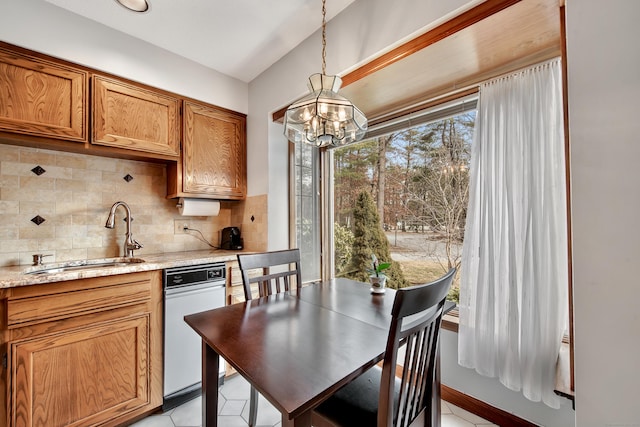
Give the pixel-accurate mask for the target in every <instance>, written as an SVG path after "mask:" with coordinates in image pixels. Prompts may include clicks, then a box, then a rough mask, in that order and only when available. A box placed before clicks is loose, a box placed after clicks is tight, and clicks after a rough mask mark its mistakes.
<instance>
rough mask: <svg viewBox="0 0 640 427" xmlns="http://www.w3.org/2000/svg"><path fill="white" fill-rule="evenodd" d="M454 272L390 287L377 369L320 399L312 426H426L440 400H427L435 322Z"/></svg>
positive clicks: (432, 372) (433, 360)
mask: <svg viewBox="0 0 640 427" xmlns="http://www.w3.org/2000/svg"><path fill="white" fill-rule="evenodd" d="M455 272H456V270H455V268H452V269H451V270H449V272H447V274H445V275H444V276H442V277H441V278H439V279H438V280H435V281H433V282H431V283H427V284H424V285H417V286H411V287H408V288H402V289H399V290H398V291H397V292H396V296H395V299H394V301H393V308H392V311H391V317H392V318H391V326H390V329H389V337H388V339H387V347H386V350H385V355H384V360H383V363H382V368H380V367H379V366H374V367H373V368H371V369H369V370H368V371H367V372H365V373H364V374H362V375H360V376H359V377H357V378H356V379H355V380H353V381H352V382H350V383H349V384H347V385H346V386H344V387H342V388H341V389H339V390H338V391H337V392H335V393H334V394H333V395H332V396H331V397H330V398H329V399H327V400H326V401H324V402H323V403H321V404H320V405H319V406H318V407H317V408H316V409H315V410H314V411H313V413H312V416H311V423H312V425H313V426H314V427H350V426H362V427H392V426H393V427H400V426H402V427H405V426H411V427H417V426H431V425H432V416H431V412H432V407H433V405H436V404H437V405H439V404H440V402H434V400H436V399H433V393H434V392H435V390H434V386H435V385H436V384H438V382H437V381H435V375H436V363H437V354H438V338H439V335H440V324H441V321H442V315H443V309H444V304H445V299H446V297H447V293H448V291H449V287H450V286H451V282H452V280H453V276H454V275H455ZM398 350H400V353H404V357H402V358H401V359H402V360H399V351H398ZM399 362H400V364H401V365H402V366H398V363H399ZM396 367H398V368H401V370H402V372H401V374H396ZM438 385H439V384H438ZM438 395H439V394H438Z"/></svg>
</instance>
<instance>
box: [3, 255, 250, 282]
mask: <svg viewBox="0 0 640 427" xmlns="http://www.w3.org/2000/svg"><path fill="white" fill-rule="evenodd" d="M237 254H238V251H224V250H202V251H186V252H168V253H163V254H150V255H141V256H139V257H136V258H141V259H143V260H144V262H140V263H131V264H128V265H124V266H115V267H114V266H105V267H99V268H98V267H92V268H88V269H78V270H69V271H64V272H59V273H39V274H25V273H24V272H25V271H26V270H27V269H29V268H30V267H31V266H29V265H19V266H15V267H0V289H7V288H14V287H18V286H30V285H40V284H44V283H55V282H62V281H65V280H77V279H87V278H92V277H102V276H113V275H116V274H125V273H136V272H139V271H151V270H163V269H165V268H172V267H186V266H190V265H198V264H207V263H211V262H226V261H235V260H236V259H237V258H236V255H237ZM47 264H48V263H43V264H42V267H46V266H47ZM51 264H56V263H51Z"/></svg>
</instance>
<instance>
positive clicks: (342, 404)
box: [313, 366, 400, 427]
mask: <svg viewBox="0 0 640 427" xmlns="http://www.w3.org/2000/svg"><path fill="white" fill-rule="evenodd" d="M381 377H382V369H381V368H380V367H378V366H374V367H373V368H371V369H369V370H368V371H367V372H365V373H364V374H362V375H360V376H359V377H358V378H356V379H355V380H353V381H351V382H350V383H349V384H347V385H345V386H344V387H342V388H341V389H340V390H338V391H337V392H335V393H334V394H333V395H332V396H331V397H330V398H329V399H327V400H326V401H324V402H323V403H322V404H320V405H319V406H318V407H317V408H316V409H315V410H314V414H313V416H314V417H317V416H320V417H321V418H324V419H325V420H326V421H329V422H330V423H331V424H335V425H339V426H362V427H366V426H372V427H375V426H377V425H378V398H379V394H380V381H381ZM399 389H400V380H399V379H398V378H396V387H394V407H397V405H398V397H399V391H398V390H399ZM395 412H396V411H394V413H395ZM394 422H395V420H394Z"/></svg>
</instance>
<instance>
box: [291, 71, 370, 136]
mask: <svg viewBox="0 0 640 427" xmlns="http://www.w3.org/2000/svg"><path fill="white" fill-rule="evenodd" d="M341 85H342V79H341V78H340V77H338V76H327V75H324V74H320V73H318V74H313V75H312V76H311V77H309V83H308V86H309V91H310V93H309V94H308V95H305V96H303V97H302V98H300V99H298V100H297V101H295V102H294V103H293V104H291V106H290V107H289V108H288V109H287V112H286V113H285V116H284V129H285V135H286V136H287V138H288V139H289V140H290V141H292V142H303V143H306V144H310V145H313V146H316V147H326V146H329V145H331V146H341V145H345V144H349V143H351V142H354V141H358V140H360V139H362V137H363V136H364V134H365V133H366V131H367V118H366V117H365V116H364V114H363V113H362V111H360V110H359V109H358V107H356V106H355V105H353V104H352V103H351V102H350V101H349V100H348V99H346V98H345V97H343V96H340V95H339V94H338V90H339V89H340V86H341Z"/></svg>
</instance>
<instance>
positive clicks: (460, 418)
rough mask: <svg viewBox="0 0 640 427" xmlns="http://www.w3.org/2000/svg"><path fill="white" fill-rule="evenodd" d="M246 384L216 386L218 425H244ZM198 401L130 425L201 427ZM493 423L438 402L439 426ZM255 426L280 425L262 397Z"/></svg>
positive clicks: (468, 426)
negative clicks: (440, 409)
mask: <svg viewBox="0 0 640 427" xmlns="http://www.w3.org/2000/svg"><path fill="white" fill-rule="evenodd" d="M248 397H249V383H247V382H246V381H245V380H244V378H242V377H241V376H239V375H235V376H234V377H232V378H227V379H226V380H225V383H224V384H223V385H222V386H221V387H220V398H219V400H218V403H219V408H218V412H219V416H218V426H220V427H244V426H246V425H247V418H248V416H249V402H248V400H247V399H248ZM201 410H202V400H201V398H199V397H198V398H196V399H193V400H191V401H189V402H187V403H185V404H183V405H181V406H178V407H177V408H174V409H171V410H169V411H167V412H164V413H158V414H153V415H150V416H148V417H147V418H145V419H143V420H141V421H138V422H137V423H135V424H133V425H132V427H201V425H202V424H201V422H202V418H201V417H202V412H201ZM475 426H483V427H487V426H494V427H496V426H495V424H492V423H490V422H489V421H486V420H483V419H482V418H480V417H478V416H477V415H475V414H472V413H470V412H467V411H465V410H464V409H461V408H458V407H457V406H453V405H451V404H450V403H447V402H444V401H442V427H475ZM258 427H280V413H279V412H278V411H277V410H276V409H275V408H274V407H273V406H271V404H270V403H269V402H268V401H267V400H266V399H265V398H264V397H262V396H260V402H259V404H258Z"/></svg>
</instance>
